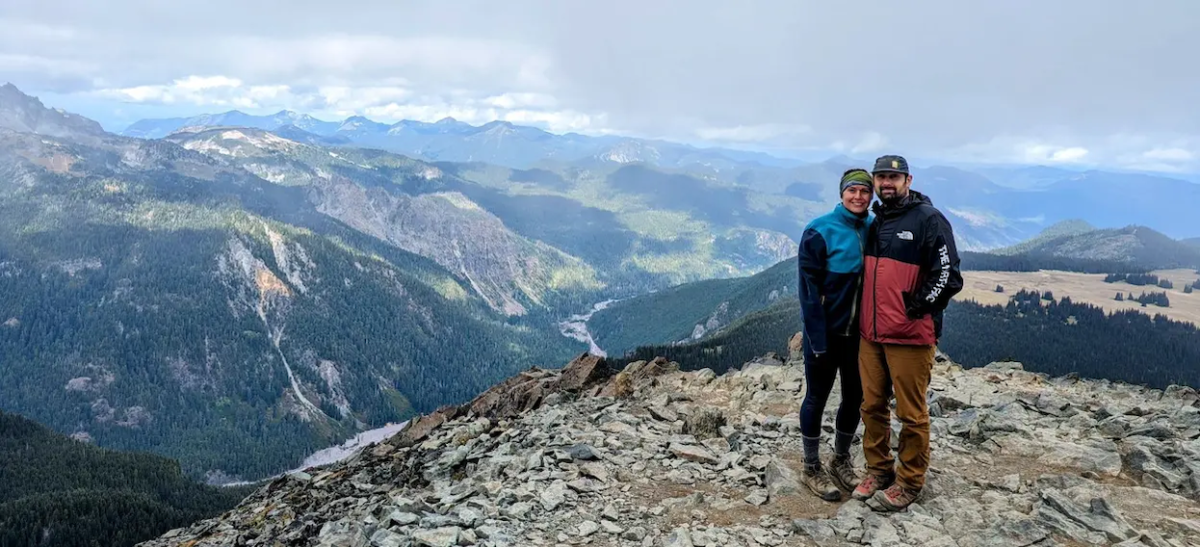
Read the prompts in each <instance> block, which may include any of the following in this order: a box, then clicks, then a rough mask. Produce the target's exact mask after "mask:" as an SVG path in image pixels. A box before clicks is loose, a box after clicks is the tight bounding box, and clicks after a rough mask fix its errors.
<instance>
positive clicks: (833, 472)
mask: <svg viewBox="0 0 1200 547" xmlns="http://www.w3.org/2000/svg"><path fill="white" fill-rule="evenodd" d="M829 478H830V480H832V481H833V484H834V485H836V486H837V487H838V488H840V489H842V490H844V491H846V492H851V491H853V490H854V489H855V488H856V487H857V486H858V482H859V479H858V474H857V473H855V472H854V462H852V461H851V460H850V455H849V454H843V455H840V456H838V455H835V456H834V457H833V459H831V460H829Z"/></svg>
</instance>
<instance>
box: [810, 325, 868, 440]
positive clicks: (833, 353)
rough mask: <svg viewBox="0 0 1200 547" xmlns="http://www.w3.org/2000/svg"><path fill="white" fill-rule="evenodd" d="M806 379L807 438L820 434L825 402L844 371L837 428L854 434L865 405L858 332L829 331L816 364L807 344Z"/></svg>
mask: <svg viewBox="0 0 1200 547" xmlns="http://www.w3.org/2000/svg"><path fill="white" fill-rule="evenodd" d="M805 346H806V347H805V351H804V381H805V383H807V384H808V391H807V392H806V393H805V394H804V402H803V403H801V405H800V432H801V433H802V434H803V435H804V436H805V437H808V438H814V437H819V436H821V415H822V414H824V413H825V402H826V401H828V400H829V392H831V391H833V381H834V379H835V378H836V377H837V374H838V372H839V371H840V372H841V374H842V404H841V406H839V407H838V412H837V420H836V421H835V422H834V423H835V428H836V429H837V431H838V432H841V433H846V434H853V433H854V432H855V430H857V429H858V421H859V419H860V416H861V415H860V414H859V407H860V406H862V398H863V393H862V381H861V380H860V379H859V375H858V336H857V335H852V336H838V335H829V338H828V344H827V347H826V353H825V355H824V357H823V358H822V359H821V360H820V362H819V365H814V361H815V360H814V359H813V358H812V350H810V349H809V348H808V347H807V344H806V345H805Z"/></svg>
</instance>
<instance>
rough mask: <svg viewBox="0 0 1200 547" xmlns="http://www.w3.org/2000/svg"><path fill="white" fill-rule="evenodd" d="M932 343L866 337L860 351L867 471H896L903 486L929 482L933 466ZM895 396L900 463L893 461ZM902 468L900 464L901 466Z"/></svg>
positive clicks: (885, 472)
mask: <svg viewBox="0 0 1200 547" xmlns="http://www.w3.org/2000/svg"><path fill="white" fill-rule="evenodd" d="M934 353H935V349H934V346H905V345H898V344H877V343H875V342H871V341H869V340H867V339H865V338H864V339H863V340H862V342H861V343H860V345H859V351H858V369H859V374H860V375H861V376H862V385H863V404H862V419H863V425H864V426H865V427H864V431H863V453H864V455H865V456H866V457H867V470H868V471H869V472H870V473H872V474H875V475H891V474H892V473H893V472H894V473H895V474H896V482H897V483H899V484H900V486H903V487H905V488H909V489H912V490H920V489H921V488H924V486H925V471H926V470H927V469H928V468H929V404H928V401H927V400H926V395H925V394H926V391H927V390H928V389H929V375H930V373H931V372H932V371H933V358H934ZM893 392H894V393H895V396H896V416H897V417H898V418H899V419H900V424H901V428H900V464H899V466H895V467H894V466H893V462H892V448H891V436H892V427H891V421H892V411H891V408H890V406H889V404H888V403H889V400H890V399H891V397H892V394H893ZM897 467H898V468H897Z"/></svg>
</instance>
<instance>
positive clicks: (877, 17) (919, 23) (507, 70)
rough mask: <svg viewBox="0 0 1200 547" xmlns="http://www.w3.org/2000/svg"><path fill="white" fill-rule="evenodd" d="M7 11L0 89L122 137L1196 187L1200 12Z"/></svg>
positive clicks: (895, 7)
mask: <svg viewBox="0 0 1200 547" xmlns="http://www.w3.org/2000/svg"><path fill="white" fill-rule="evenodd" d="M737 4H738V3H734V2H721V1H713V0H688V1H682V0H637V1H628V0H605V1H598V2H584V1H578V2H576V1H562V0H543V1H527V0H508V1H505V2H493V1H482V0H480V1H473V0H459V1H451V0H440V1H432V0H431V1H399V0H388V1H384V0H363V1H354V0H346V1H345V3H338V4H337V5H336V6H335V3H333V2H328V1H322V2H316V1H309V0H287V1H282V0H236V1H234V0H209V1H206V2H167V1H150V0H109V1H106V2H94V1H91V0H5V1H4V2H3V6H0V80H7V81H11V82H12V83H14V84H16V85H17V86H18V87H20V88H21V89H22V90H24V91H26V92H28V93H32V94H35V95H38V96H39V97H40V98H42V99H43V101H44V102H46V103H47V104H48V105H50V106H56V107H61V108H64V109H67V110H72V111H76V112H80V113H83V114H85V115H87V116H89V117H92V118H95V119H97V120H99V121H101V122H102V123H103V124H104V125H105V126H106V128H108V129H110V130H119V129H122V128H124V127H125V126H126V125H128V124H129V123H131V122H132V121H135V120H136V119H138V118H141V117H165V116H177V115H192V114H197V113H204V112H219V111H224V110H230V109H234V108H236V109H240V110H243V111H246V112H251V113H270V112H275V111H278V110H281V109H293V110H297V111H302V112H307V113H311V114H314V115H316V116H318V117H322V118H325V119H340V118H344V117H346V116H349V115H354V114H362V115H366V116H368V117H371V118H374V119H377V120H379V121H387V122H391V121H396V120H399V119H404V118H408V119H418V120H426V121H435V120H437V119H440V118H442V117H445V116H453V117H455V118H458V119H460V120H463V121H467V122H471V123H482V122H486V121H490V120H492V119H507V120H510V121H513V122H517V123H525V124H530V125H538V126H541V127H544V128H548V129H550V130H552V131H556V132H565V131H579V132H583V133H596V134H598V133H620V134H630V135H637V136H645V137H660V138H668V139H672V140H680V141H687V142H708V143H714V144H724V145H740V146H745V147H752V148H759V149H772V150H778V151H780V152H783V153H786V152H788V151H799V150H809V151H813V150H819V151H826V150H827V151H829V152H830V153H847V154H852V155H855V156H862V157H869V156H873V155H875V154H878V153H881V152H899V153H905V154H908V155H912V156H922V157H933V158H940V159H944V160H947V161H963V162H972V161H978V162H1021V163H1040V164H1051V165H1068V166H1070V165H1075V166H1106V167H1123V168H1133V169H1147V170H1156V171H1167V172H1171V171H1174V172H1192V173H1194V172H1197V171H1200V107H1197V105H1196V101H1197V97H1200V71H1197V70H1195V66H1196V62H1197V61H1196V57H1197V54H1198V53H1200V46H1197V45H1196V43H1197V42H1196V40H1197V35H1198V34H1200V2H1197V1H1196V0H1152V1H1149V2H1128V1H1117V0H1056V1H1054V2H1044V1H1036V2H1035V1H1032V0H1010V1H1006V2H962V1H951V0H918V1H913V2H894V1H888V0H873V1H843V2H836V3H835V2H816V1H802V0H747V1H746V2H743V3H740V4H741V5H737Z"/></svg>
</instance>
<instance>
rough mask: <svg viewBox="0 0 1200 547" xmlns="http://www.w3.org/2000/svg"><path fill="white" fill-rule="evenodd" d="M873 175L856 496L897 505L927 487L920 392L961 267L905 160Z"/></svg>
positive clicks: (883, 163) (887, 159)
mask: <svg viewBox="0 0 1200 547" xmlns="http://www.w3.org/2000/svg"><path fill="white" fill-rule="evenodd" d="M871 175H872V177H873V180H874V183H875V194H876V195H877V196H879V202H878V203H876V204H875V206H874V207H873V209H872V210H873V211H874V213H875V220H874V222H872V223H871V229H870V230H869V231H868V235H867V245H866V253H865V257H864V269H865V274H864V284H863V296H862V314H861V315H860V320H859V328H860V332H861V335H862V341H861V344H860V347H859V357H858V363H859V369H860V370H859V373H860V375H861V376H862V387H863V404H862V418H863V425H864V432H863V453H864V455H865V456H866V459H867V476H866V477H865V478H863V480H862V481H861V482H860V483H859V485H858V488H856V489H855V490H854V493H853V494H852V497H854V498H855V499H859V500H866V499H874V500H875V502H877V504H878V505H879V506H881V507H882V508H883V509H884V510H889V511H899V510H902V509H904V508H905V507H908V506H909V505H910V504H911V503H912V502H913V501H915V500H916V499H917V497H918V496H919V495H920V493H921V489H922V488H924V487H925V472H926V470H927V469H928V468H929V456H930V454H929V452H930V450H929V406H928V401H927V400H926V390H927V389H928V388H929V376H930V373H931V372H932V369H933V362H934V353H935V351H936V346H937V341H938V338H939V337H940V336H941V328H942V311H943V310H944V309H945V308H946V305H947V304H948V303H949V302H950V298H951V297H953V296H954V295H955V294H958V292H959V291H960V290H962V275H961V274H960V272H959V259H958V251H957V249H956V248H955V244H954V232H953V230H952V229H951V227H950V222H949V221H947V220H946V217H945V216H944V215H942V213H941V212H940V211H938V210H937V209H935V208H934V207H933V202H932V201H930V199H929V198H928V197H926V196H924V195H922V194H921V193H920V192H917V191H916V190H912V189H910V186H911V185H912V175H911V174H909V172H908V162H907V161H905V159H904V158H903V157H901V156H890V155H889V156H882V157H880V158H879V159H877V160H875V168H874V169H873V170H872V172H871ZM893 394H894V395H895V397H896V415H897V417H898V418H899V419H900V422H901V429H900V442H899V462H898V465H897V464H896V463H894V462H893V460H892V453H891V445H890V440H891V439H890V437H891V409H890V407H889V399H890V398H891V397H892V395H893Z"/></svg>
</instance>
